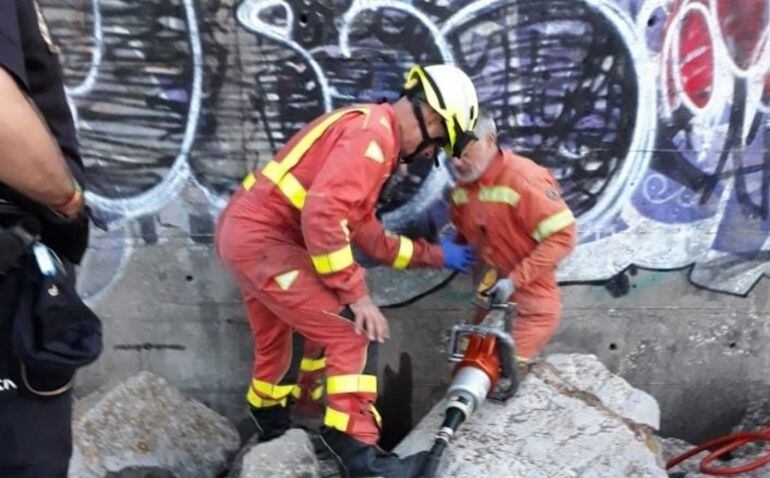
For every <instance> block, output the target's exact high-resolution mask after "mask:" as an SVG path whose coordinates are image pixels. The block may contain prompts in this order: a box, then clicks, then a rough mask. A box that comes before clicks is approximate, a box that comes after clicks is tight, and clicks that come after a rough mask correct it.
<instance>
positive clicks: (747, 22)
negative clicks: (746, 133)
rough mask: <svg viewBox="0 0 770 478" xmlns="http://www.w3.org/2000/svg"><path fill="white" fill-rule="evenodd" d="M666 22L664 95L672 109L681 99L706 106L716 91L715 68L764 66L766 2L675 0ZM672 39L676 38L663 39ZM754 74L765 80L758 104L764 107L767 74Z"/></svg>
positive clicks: (769, 10)
mask: <svg viewBox="0 0 770 478" xmlns="http://www.w3.org/2000/svg"><path fill="white" fill-rule="evenodd" d="M668 18H669V20H668V24H667V26H666V29H665V35H666V37H667V39H668V40H669V42H668V45H669V46H668V48H669V51H668V52H667V55H666V56H664V58H665V61H666V65H665V72H666V77H667V79H666V88H667V90H668V91H667V92H666V97H667V99H668V102H669V105H671V106H675V105H676V104H677V103H678V101H677V100H678V99H679V98H682V96H684V97H685V98H686V99H687V100H689V101H690V102H691V103H692V104H693V105H695V106H696V107H698V108H703V107H705V106H706V105H707V104H708V102H709V100H710V99H711V97H712V96H713V95H714V93H715V92H714V87H715V74H717V72H716V70H717V69H720V70H721V69H722V68H727V67H732V68H733V69H734V70H735V71H736V72H743V73H745V72H747V71H749V70H750V69H751V68H752V67H755V66H757V65H762V66H764V65H763V62H764V61H765V60H766V55H770V51H768V50H769V49H770V47H768V25H770V5H769V4H768V0H740V1H736V0H711V1H709V0H678V1H677V2H676V3H675V4H674V6H673V8H672V10H671V11H670V14H669V17H668ZM710 25H711V26H712V27H711V28H709V26H710ZM672 35H673V36H675V37H676V38H668V37H670V36H672ZM674 40H676V41H674ZM677 44H678V48H677V49H676V51H673V49H674V47H675V45H677ZM674 53H675V54H674ZM717 55H721V57H718V56H717ZM765 64H766V63H765ZM755 74H759V75H763V77H764V86H765V90H764V94H763V97H762V100H763V102H765V103H766V104H767V103H768V102H770V71H758V72H755ZM757 78H758V77H757Z"/></svg>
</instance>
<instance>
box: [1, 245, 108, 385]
mask: <svg viewBox="0 0 770 478" xmlns="http://www.w3.org/2000/svg"><path fill="white" fill-rule="evenodd" d="M33 248H36V249H38V250H37V251H36V252H38V254H35V253H33V252H31V251H30V252H26V253H25V254H24V257H23V258H22V259H21V260H22V264H21V265H22V267H21V268H20V269H18V270H17V273H19V274H22V278H21V280H22V281H23V282H22V286H21V296H20V298H19V305H18V309H17V311H16V315H15V317H14V319H13V330H12V334H13V352H14V355H15V356H16V358H17V359H18V360H19V363H20V368H21V370H20V372H21V379H22V382H23V384H24V386H25V388H26V389H27V391H28V392H30V393H32V394H33V395H37V396H56V395H60V394H62V393H64V392H66V391H67V390H69V389H70V388H71V387H72V385H73V382H74V375H75V371H76V370H77V369H78V368H79V367H83V366H85V365H88V364H90V363H91V362H93V361H94V360H96V359H97V357H98V356H99V354H100V353H101V351H102V324H101V321H100V320H99V318H98V317H97V316H96V314H94V312H93V311H92V310H91V309H90V308H88V306H87V305H86V304H85V303H83V301H82V300H81V299H80V297H78V295H77V292H76V290H75V283H74V277H72V276H71V275H70V274H69V273H68V272H67V271H66V270H65V268H64V266H63V264H62V263H61V262H60V261H58V259H55V258H54V256H53V255H50V252H48V249H47V248H46V247H45V246H43V245H42V244H41V243H36V244H35V246H33ZM40 248H43V249H44V250H45V252H47V253H49V256H48V257H49V258H51V262H50V263H49V264H48V265H47V266H46V265H45V264H41V260H40V257H39V254H40V252H41V250H40ZM36 256H37V257H36Z"/></svg>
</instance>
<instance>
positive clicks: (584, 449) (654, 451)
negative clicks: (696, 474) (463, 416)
mask: <svg viewBox="0 0 770 478" xmlns="http://www.w3.org/2000/svg"><path fill="white" fill-rule="evenodd" d="M443 406H444V404H443V402H442V403H439V404H438V405H437V406H436V407H435V408H434V409H433V410H432V411H431V412H430V413H429V414H428V415H427V416H426V417H425V418H424V419H423V420H422V421H421V422H420V424H419V425H418V426H417V428H416V429H415V430H413V431H412V433H411V434H409V435H408V436H407V437H406V438H405V439H404V441H403V442H401V444H399V446H398V447H397V448H396V450H395V451H396V452H398V453H400V454H402V455H409V454H412V453H415V452H417V451H420V450H427V449H429V448H430V447H431V445H432V443H433V439H434V436H435V433H436V431H437V430H438V429H439V426H440V424H441V420H442V419H443ZM658 417H659V410H658V407H657V403H656V402H655V400H654V399H653V398H652V397H650V396H649V395H647V394H646V393H644V392H641V391H638V390H634V389H633V388H632V387H630V386H629V385H628V384H627V383H625V382H624V381H623V380H622V379H620V378H618V377H614V376H612V374H610V373H609V372H608V371H607V369H606V368H605V367H604V366H603V365H602V364H601V363H600V362H599V361H598V360H597V359H596V358H595V357H593V356H586V355H554V356H551V357H549V358H548V359H546V361H544V362H540V363H538V364H536V365H535V366H533V368H532V371H531V372H530V373H529V375H527V377H526V378H525V379H524V380H523V381H522V383H521V385H520V387H519V391H518V392H517V394H516V396H515V397H514V399H512V400H510V401H509V402H508V403H507V404H505V405H500V404H496V403H492V402H486V403H485V404H484V405H483V406H482V407H481V408H480V409H479V410H477V411H476V413H475V414H474V415H473V416H472V417H471V419H470V420H469V421H468V422H467V423H465V424H463V425H462V426H461V428H460V432H459V434H458V436H457V438H456V439H455V441H454V442H453V443H452V444H451V445H450V447H449V448H448V449H447V451H446V452H445V453H444V457H443V459H442V464H441V466H440V467H439V473H438V474H437V476H443V477H454V476H494V477H496V478H505V477H522V476H526V477H527V478H539V477H543V478H560V477H563V478H567V477H570V478H576V477H581V478H592V477H596V478H599V477H634V478H658V477H659V478H667V474H666V472H665V471H664V469H663V466H662V460H661V458H660V456H659V448H658V445H657V441H655V440H654V437H653V435H652V429H653V428H657V426H658ZM637 420H638V421H637Z"/></svg>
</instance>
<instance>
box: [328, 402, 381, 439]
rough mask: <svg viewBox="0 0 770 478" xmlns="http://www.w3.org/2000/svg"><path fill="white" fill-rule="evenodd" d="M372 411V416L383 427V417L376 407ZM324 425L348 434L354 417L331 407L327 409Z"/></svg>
mask: <svg viewBox="0 0 770 478" xmlns="http://www.w3.org/2000/svg"><path fill="white" fill-rule="evenodd" d="M371 411H372V415H373V416H374V421H375V423H377V426H378V427H381V426H382V417H381V416H380V413H379V412H378V411H377V408H375V406H374V405H372V408H371ZM324 425H326V426H327V427H331V428H335V429H337V430H339V431H341V432H346V433H347V432H349V431H351V430H350V428H351V425H352V417H351V415H350V414H349V413H345V412H341V411H339V410H335V409H333V408H331V407H326V414H324Z"/></svg>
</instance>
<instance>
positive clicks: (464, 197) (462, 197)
mask: <svg viewBox="0 0 770 478" xmlns="http://www.w3.org/2000/svg"><path fill="white" fill-rule="evenodd" d="M452 202H453V203H455V204H467V203H468V190H467V189H465V188H455V189H454V191H452Z"/></svg>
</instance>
